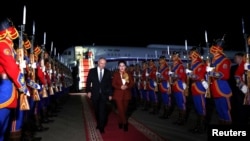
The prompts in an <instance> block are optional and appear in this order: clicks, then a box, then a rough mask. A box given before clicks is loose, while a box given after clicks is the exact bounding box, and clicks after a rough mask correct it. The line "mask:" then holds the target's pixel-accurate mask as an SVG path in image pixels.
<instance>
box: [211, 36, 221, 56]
mask: <svg viewBox="0 0 250 141" xmlns="http://www.w3.org/2000/svg"><path fill="white" fill-rule="evenodd" d="M224 38H225V34H224V36H223V38H222V39H217V40H216V41H215V42H214V44H213V45H212V46H211V47H210V53H212V54H216V53H221V54H224V53H223V48H225V40H224Z"/></svg>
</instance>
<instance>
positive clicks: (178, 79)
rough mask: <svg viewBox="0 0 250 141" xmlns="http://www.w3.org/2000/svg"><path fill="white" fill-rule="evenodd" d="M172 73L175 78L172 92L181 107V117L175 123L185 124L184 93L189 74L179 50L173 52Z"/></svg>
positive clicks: (173, 78)
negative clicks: (186, 71)
mask: <svg viewBox="0 0 250 141" xmlns="http://www.w3.org/2000/svg"><path fill="white" fill-rule="evenodd" d="M170 75H171V77H172V80H173V84H172V92H173V94H174V98H175V101H176V105H177V107H178V108H179V118H178V120H177V121H176V122H175V123H176V124H178V125H183V124H184V118H185V114H186V96H185V94H184V90H185V89H186V87H187V86H186V80H187V75H186V73H185V67H184V65H183V63H182V61H181V60H180V58H179V53H178V52H173V67H172V70H171V72H170Z"/></svg>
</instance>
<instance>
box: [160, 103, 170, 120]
mask: <svg viewBox="0 0 250 141" xmlns="http://www.w3.org/2000/svg"><path fill="white" fill-rule="evenodd" d="M159 118H160V119H168V118H169V108H168V106H166V105H164V108H163V114H162V115H161V116H159Z"/></svg>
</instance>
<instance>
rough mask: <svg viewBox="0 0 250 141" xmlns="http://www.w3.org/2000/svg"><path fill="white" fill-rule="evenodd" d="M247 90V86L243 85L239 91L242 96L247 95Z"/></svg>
mask: <svg viewBox="0 0 250 141" xmlns="http://www.w3.org/2000/svg"><path fill="white" fill-rule="evenodd" d="M247 89H248V88H247V85H245V84H244V85H243V86H242V87H241V89H240V90H241V91H242V92H243V93H244V94H246V93H247Z"/></svg>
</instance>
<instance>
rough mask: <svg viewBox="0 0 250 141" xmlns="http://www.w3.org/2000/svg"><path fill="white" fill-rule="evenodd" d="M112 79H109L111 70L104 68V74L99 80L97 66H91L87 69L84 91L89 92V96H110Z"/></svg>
mask: <svg viewBox="0 0 250 141" xmlns="http://www.w3.org/2000/svg"><path fill="white" fill-rule="evenodd" d="M111 83H112V79H111V72H110V71H109V70H108V69H106V68H105V69H104V74H103V77H102V81H101V82H99V78H98V71H97V67H95V68H92V69H90V70H89V74H88V77H87V83H86V92H87V93H88V92H91V98H94V99H95V98H98V96H99V95H100V89H101V92H102V93H101V94H102V95H104V96H107V97H108V96H111V95H112V85H111Z"/></svg>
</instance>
